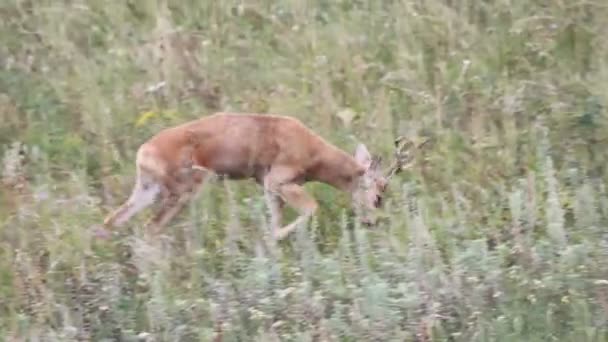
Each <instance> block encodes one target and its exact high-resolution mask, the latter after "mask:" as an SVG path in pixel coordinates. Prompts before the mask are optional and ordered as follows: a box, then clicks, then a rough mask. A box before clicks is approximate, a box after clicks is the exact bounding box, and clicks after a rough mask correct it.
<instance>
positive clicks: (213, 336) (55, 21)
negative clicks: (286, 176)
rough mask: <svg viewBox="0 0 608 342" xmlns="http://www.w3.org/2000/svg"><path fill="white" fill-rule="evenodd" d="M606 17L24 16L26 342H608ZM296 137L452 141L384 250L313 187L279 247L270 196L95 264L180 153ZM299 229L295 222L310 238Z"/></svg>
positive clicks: (379, 147) (16, 126)
mask: <svg viewBox="0 0 608 342" xmlns="http://www.w3.org/2000/svg"><path fill="white" fill-rule="evenodd" d="M607 17H608V7H606V6H605V5H604V4H603V3H602V2H599V1H591V0H583V1H578V2H552V3H547V2H541V1H529V2H524V1H497V0H487V1H482V2H473V1H464V2H454V1H447V0H431V1H425V2H419V1H409V0H404V1H393V0H386V1H376V2H371V1H370V2H365V1H335V2H330V1H320V0H317V1H299V0H298V1H295V0H288V1H283V2H271V1H266V0H251V1H247V2H239V1H233V0H228V1H222V2H211V1H205V2H195V1H184V2H179V3H178V2H173V3H168V2H163V1H151V0H129V1H126V2H124V3H120V2H116V3H109V2H102V1H99V0H90V1H75V2H74V1H71V2H70V1H38V2H30V1H25V0H13V1H7V2H5V3H3V4H1V5H0V18H1V20H0V28H1V29H0V42H1V44H0V62H1V64H0V66H2V67H1V68H0V157H1V159H2V181H3V182H2V185H1V187H0V189H1V190H0V203H1V205H0V222H1V224H0V336H3V338H4V340H6V341H21V340H24V341H25V340H27V341H30V340H31V341H37V340H45V341H47V340H48V341H56V340H57V341H63V340H74V339H79V340H80V339H84V340H86V339H89V340H95V341H106V340H108V341H109V340H121V341H136V340H146V341H212V340H214V341H220V340H221V341H279V340H280V341H364V340H365V341H369V340H378V341H444V340H446V341H553V340H555V341H605V340H607V339H608V267H607V266H606V265H608V264H607V263H606V260H607V257H608V235H607V234H606V229H605V227H606V223H607V219H608V194H607V193H606V192H607V190H606V181H607V172H606V167H605V165H606V162H607V161H608V154H606V153H605V150H606V147H605V146H606V133H605V132H608V130H607V129H606V128H608V127H607V124H608V122H607V120H606V118H607V115H606V113H607V112H606V109H605V105H606V102H607V100H608V98H607V97H606V92H605V89H606V88H607V87H608V62H607V61H606V59H605V58H604V56H605V55H606V53H607V52H608V44H607V42H606V39H604V36H605V33H606V29H605V27H606V26H605V21H606V20H605V19H606V18H607ZM218 110H239V111H257V112H273V113H281V114H286V115H291V116H294V117H297V118H299V119H301V120H302V121H304V122H305V123H306V124H307V125H309V126H311V127H313V128H314V129H315V130H316V131H317V132H319V134H321V135H322V136H324V137H326V138H327V139H328V140H330V141H332V142H333V143H335V144H336V145H339V146H341V147H343V148H344V149H346V150H348V151H352V150H353V148H354V146H355V143H356V142H357V141H364V142H366V143H367V144H368V146H369V147H370V149H371V150H373V151H377V152H378V153H380V154H382V155H383V156H384V157H385V158H389V157H390V154H391V152H392V141H393V139H394V138H395V137H397V136H398V135H406V136H411V137H429V138H431V141H432V143H431V144H430V145H429V147H427V148H426V149H425V150H424V151H423V152H422V153H421V154H420V155H419V156H417V158H416V160H417V163H416V166H415V167H414V168H413V169H412V170H411V171H409V172H407V173H404V174H403V175H400V176H399V177H398V178H396V179H395V180H394V181H393V182H392V183H391V185H390V189H391V190H390V191H391V192H390V196H389V197H390V198H389V199H388V202H387V208H386V214H387V216H388V217H389V220H388V221H387V222H385V223H382V224H381V225H380V226H379V227H377V228H376V229H366V228H363V227H360V226H359V225H358V223H357V222H356V221H355V220H354V219H353V216H352V214H351V212H350V210H349V209H348V198H347V197H346V196H344V194H340V193H338V192H336V191H335V190H333V189H331V188H328V187H327V186H324V185H320V184H310V185H308V186H307V188H309V189H310V190H311V192H312V193H313V194H314V195H315V197H316V198H317V199H318V200H319V202H320V204H321V210H320V212H319V214H318V215H317V216H316V217H315V220H314V221H313V222H312V223H311V225H310V226H309V227H306V228H305V229H302V230H299V231H297V233H296V234H294V236H293V237H291V238H290V239H289V240H288V241H286V242H281V243H280V244H278V245H277V246H274V245H273V244H272V243H271V241H269V240H268V239H267V238H266V235H265V234H266V233H267V220H268V218H267V215H266V214H267V209H266V208H265V206H264V203H263V196H262V193H261V190H260V189H259V188H258V187H257V186H256V185H254V184H252V183H251V182H233V183H229V184H227V186H225V185H223V184H221V183H219V182H216V183H213V184H211V185H210V186H208V187H207V188H205V191H204V193H203V194H202V195H201V196H200V197H199V198H198V199H197V200H196V201H195V202H193V203H192V204H191V205H190V206H189V207H188V209H187V210H185V212H184V213H183V214H182V215H180V217H179V219H178V220H176V221H174V222H173V223H172V224H171V226H170V227H169V228H168V229H167V234H168V235H169V236H170V237H171V238H172V240H169V241H163V242H162V243H161V242H159V243H158V244H156V245H153V244H150V243H149V241H146V240H145V239H144V238H143V232H142V230H141V224H142V223H143V222H144V220H145V216H146V214H149V213H148V212H146V213H142V215H140V216H138V217H137V218H135V219H134V220H133V221H131V223H130V224H129V225H128V227H126V228H125V229H124V230H121V231H120V232H119V236H116V237H115V238H113V239H111V240H109V241H99V240H96V239H94V237H93V235H92V231H93V229H94V227H96V225H98V224H99V223H100V222H101V220H102V219H103V216H104V215H105V214H106V213H107V212H108V211H109V210H111V209H113V208H115V207H116V206H117V205H119V204H120V203H121V202H122V201H123V200H124V199H125V198H126V197H127V196H128V193H129V191H130V190H131V186H132V181H133V177H134V167H133V160H134V153H135V151H136V149H137V147H138V145H139V144H141V143H142V142H143V141H144V140H145V139H146V138H148V137H149V136H151V135H152V134H154V133H155V132H156V131H158V130H159V129H161V128H164V127H167V126H169V125H174V124H178V123H181V122H184V121H186V120H190V119H193V118H196V117H199V116H201V115H207V114H210V113H212V112H214V111H218ZM292 217H293V212H290V215H288V216H287V217H286V218H287V219H290V218H292Z"/></svg>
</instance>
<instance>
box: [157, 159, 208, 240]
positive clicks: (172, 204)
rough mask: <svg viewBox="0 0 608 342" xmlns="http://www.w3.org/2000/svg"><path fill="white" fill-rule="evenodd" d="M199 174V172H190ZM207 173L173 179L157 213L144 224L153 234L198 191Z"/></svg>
mask: <svg viewBox="0 0 608 342" xmlns="http://www.w3.org/2000/svg"><path fill="white" fill-rule="evenodd" d="M192 171H197V172H201V171H199V170H192ZM208 176H209V173H208V172H206V171H203V172H202V174H201V173H199V174H197V175H194V176H193V177H192V178H185V179H181V180H178V179H174V180H172V182H171V184H173V186H172V187H170V188H167V189H165V191H164V193H163V201H162V203H161V208H160V210H159V212H158V213H157V214H156V215H155V216H154V217H153V218H152V219H151V220H150V221H149V222H148V223H147V224H146V226H147V227H148V228H149V229H150V230H152V233H153V234H158V233H159V232H160V231H161V230H162V228H163V227H164V226H166V225H167V223H169V221H171V219H173V217H175V215H177V214H178V213H179V212H180V211H181V210H182V209H183V208H184V206H185V205H186V204H187V203H188V202H190V200H192V198H193V197H194V196H196V194H197V193H198V192H199V191H200V189H201V187H202V185H203V183H204V182H205V180H206V179H207V178H208Z"/></svg>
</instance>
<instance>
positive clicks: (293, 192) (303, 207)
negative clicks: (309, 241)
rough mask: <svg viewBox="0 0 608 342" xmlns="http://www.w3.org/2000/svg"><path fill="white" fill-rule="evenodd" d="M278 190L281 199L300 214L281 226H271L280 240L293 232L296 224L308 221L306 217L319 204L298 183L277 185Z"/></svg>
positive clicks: (313, 211)
mask: <svg viewBox="0 0 608 342" xmlns="http://www.w3.org/2000/svg"><path fill="white" fill-rule="evenodd" d="M278 192H279V195H280V196H281V197H282V198H283V200H285V202H287V204H289V206H291V207H292V208H294V209H296V210H297V211H298V213H299V214H300V216H298V217H297V218H296V219H295V220H293V221H292V222H291V223H289V224H288V225H286V226H284V227H283V228H274V227H273V229H275V230H274V236H275V239H277V240H282V239H284V238H285V237H286V236H287V235H289V234H290V233H291V232H293V231H294V230H295V229H296V228H297V227H298V225H300V224H301V223H303V222H306V221H308V219H309V218H310V217H311V216H312V215H313V214H314V213H315V212H316V211H317V208H318V207H319V205H318V204H317V201H316V200H315V199H314V198H313V197H312V196H311V195H309V194H308V193H307V192H306V191H305V190H304V188H303V187H302V186H300V185H298V184H294V183H288V184H283V185H281V186H280V187H279V189H278ZM277 227H278V226H277Z"/></svg>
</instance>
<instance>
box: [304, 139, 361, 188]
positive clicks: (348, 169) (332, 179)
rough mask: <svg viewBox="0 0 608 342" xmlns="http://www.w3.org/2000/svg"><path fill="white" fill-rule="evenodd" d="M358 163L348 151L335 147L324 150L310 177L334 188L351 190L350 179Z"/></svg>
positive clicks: (352, 177) (354, 174)
mask: <svg viewBox="0 0 608 342" xmlns="http://www.w3.org/2000/svg"><path fill="white" fill-rule="evenodd" d="M357 168H358V164H357V162H356V161H355V159H354V158H353V157H352V156H350V155H349V154H348V153H346V152H344V151H342V150H340V149H338V148H335V147H333V146H332V148H329V149H326V150H324V151H323V152H322V153H320V155H319V159H318V162H317V163H316V165H315V167H314V168H313V170H312V172H311V178H312V179H314V180H316V181H319V182H321V183H325V184H327V185H330V186H332V187H334V188H336V189H339V190H342V191H345V192H350V191H352V181H349V178H350V179H351V180H352V179H354V178H355V176H356V173H357Z"/></svg>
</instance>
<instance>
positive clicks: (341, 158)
mask: <svg viewBox="0 0 608 342" xmlns="http://www.w3.org/2000/svg"><path fill="white" fill-rule="evenodd" d="M408 147H409V146H408ZM404 163H405V162H404V161H403V160H397V161H396V162H395V163H394V164H393V166H391V167H390V168H389V170H388V171H387V173H386V174H384V172H383V171H382V170H381V169H380V164H381V159H380V158H378V157H372V156H371V155H370V153H369V151H368V149H367V148H366V146H365V145H364V144H361V143H360V144H359V145H358V146H357V148H356V150H355V152H354V154H353V155H350V154H348V153H346V152H344V151H342V150H341V149H339V148H337V147H335V146H334V145H332V144H330V143H328V142H327V141H325V140H324V139H323V138H321V137H320V136H319V135H317V134H315V133H314V132H313V131H311V130H310V129H308V128H307V127H306V126H304V124H302V123H301V122H300V121H299V120H297V119H295V118H292V117H288V116H279V115H271V114H250V113H222V112H220V113H215V114H212V115H209V116H205V117H202V118H200V119H197V120H193V121H190V122H187V123H184V124H181V125H179V126H176V127H171V128H167V129H164V130H162V131H161V132H159V133H157V134H156V135H155V136H153V137H152V138H151V139H149V140H148V141H147V142H145V143H144V144H142V145H141V146H140V148H139V149H138V151H137V158H136V171H137V179H136V180H135V186H134V189H133V191H132V193H131V195H130V197H129V199H128V200H127V201H126V203H124V204H123V205H122V206H120V207H119V208H118V209H116V210H115V211H114V212H113V213H111V214H110V215H108V216H107V217H106V219H105V220H104V225H105V226H106V227H107V226H119V225H121V224H123V223H124V222H125V221H127V220H128V219H129V218H131V217H132V216H133V215H134V214H136V213H137V212H138V211H140V210H142V209H143V208H145V207H147V206H149V205H150V204H152V203H153V202H154V201H155V200H156V198H157V197H159V196H160V197H161V208H160V210H159V212H158V213H157V214H156V215H155V217H154V218H152V220H151V221H149V222H148V224H146V225H147V226H148V225H152V226H154V228H153V230H154V233H157V232H158V231H159V230H160V229H161V228H162V226H164V225H165V224H167V223H168V222H169V221H170V220H171V219H172V218H173V217H174V216H175V215H176V214H177V213H178V212H179V211H180V210H181V208H182V207H183V206H184V205H185V204H186V203H187V202H188V201H189V200H190V199H191V198H192V197H193V195H194V194H195V193H196V192H197V191H198V189H200V186H202V184H203V183H204V181H205V179H207V178H208V176H210V175H211V174H216V175H219V176H222V177H225V178H228V179H233V180H236V179H246V178H250V179H253V180H255V181H256V182H257V183H258V184H259V185H261V186H262V187H263V189H264V197H265V201H266V204H267V205H268V207H269V209H270V214H271V219H270V225H271V228H272V231H273V235H274V238H275V239H278V240H280V239H283V238H284V237H285V236H287V235H288V234H289V233H290V232H292V231H293V230H294V229H295V228H296V227H297V226H298V224H300V223H301V222H303V221H306V220H307V219H308V218H310V217H311V215H313V214H314V213H315V210H316V209H317V206H318V204H317V202H316V201H315V199H314V198H313V197H312V196H311V195H309V194H308V193H307V192H306V191H305V190H304V188H303V186H302V185H303V184H304V183H306V182H309V181H319V182H323V183H326V184H329V185H330V186H333V187H334V188H337V189H339V190H342V191H345V192H347V193H350V195H351V198H352V201H353V202H354V203H355V205H356V206H357V207H358V208H360V209H363V210H364V211H368V212H369V211H373V210H374V209H376V208H379V207H380V206H381V203H382V196H383V194H384V192H385V190H386V186H387V183H388V180H389V178H390V177H391V176H392V175H393V174H395V173H396V172H398V171H399V170H401V169H403V164H404ZM286 203H287V204H288V205H290V206H291V207H293V208H294V209H296V210H297V211H298V212H299V216H298V217H297V218H296V219H295V220H293V221H292V222H291V223H289V224H287V225H285V226H284V227H281V211H282V209H283V207H284V205H285V204H286ZM361 217H362V221H363V223H366V224H371V223H372V220H371V219H370V218H369V216H367V215H362V216H361Z"/></svg>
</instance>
